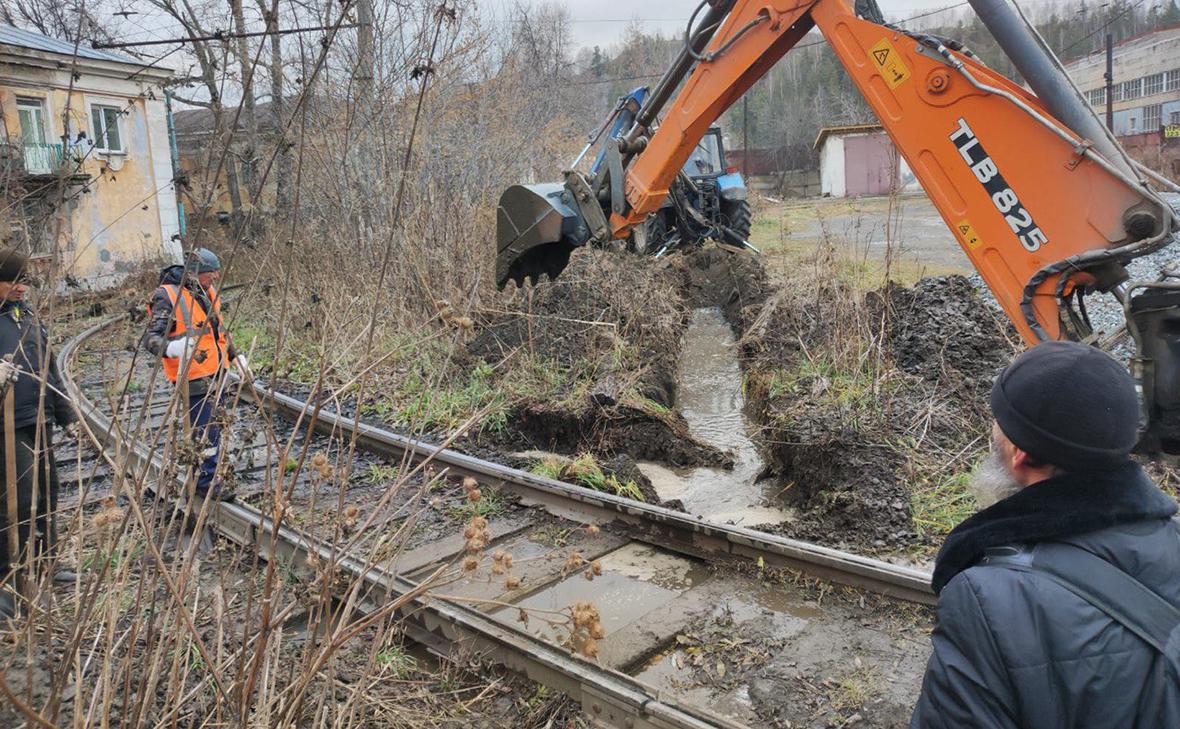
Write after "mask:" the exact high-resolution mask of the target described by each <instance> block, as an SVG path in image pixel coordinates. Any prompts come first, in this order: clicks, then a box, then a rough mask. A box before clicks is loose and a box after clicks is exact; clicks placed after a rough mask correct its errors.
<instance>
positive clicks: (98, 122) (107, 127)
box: [90, 104, 127, 153]
mask: <svg viewBox="0 0 1180 729" xmlns="http://www.w3.org/2000/svg"><path fill="white" fill-rule="evenodd" d="M122 116H123V110H122V109H120V108H119V107H117V106H107V105H105V104H92V105H91V106H90V129H91V132H93V134H94V148H95V149H96V150H98V151H100V152H117V153H123V152H126V151H127V148H126V147H125V146H124V144H123V129H122V127H121V125H120V123H119V119H120V117H122Z"/></svg>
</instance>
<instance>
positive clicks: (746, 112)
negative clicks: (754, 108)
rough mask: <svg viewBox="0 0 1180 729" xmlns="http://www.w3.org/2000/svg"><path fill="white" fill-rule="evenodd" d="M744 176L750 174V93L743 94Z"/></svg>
mask: <svg viewBox="0 0 1180 729" xmlns="http://www.w3.org/2000/svg"><path fill="white" fill-rule="evenodd" d="M742 176H743V177H749V176H750V95H749V92H748V91H747V93H745V94H742Z"/></svg>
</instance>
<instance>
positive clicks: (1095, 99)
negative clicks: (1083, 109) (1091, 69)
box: [1090, 88, 1106, 106]
mask: <svg viewBox="0 0 1180 729" xmlns="http://www.w3.org/2000/svg"><path fill="white" fill-rule="evenodd" d="M1105 103H1106V89H1104V88H1102V89H1094V90H1093V91H1091V92H1090V105H1091V106H1102V105H1103V104H1105Z"/></svg>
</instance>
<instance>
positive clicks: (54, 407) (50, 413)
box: [0, 301, 78, 428]
mask: <svg viewBox="0 0 1180 729" xmlns="http://www.w3.org/2000/svg"><path fill="white" fill-rule="evenodd" d="M7 354H11V355H13V357H12V363H13V364H14V365H16V366H17V368H19V369H20V373H19V374H18V375H17V380H16V383H15V384H14V386H13V387H14V390H13V405H14V406H15V409H14V410H13V421H14V423H13V424H14V426H15V427H17V428H24V427H27V426H30V425H34V424H36V422H37V410H38V404H39V401H40V399H41V380H40V377H41V369H42V367H43V366H44V364H45V358H46V357H48V358H49V372H48V378H47V379H48V383H49V386H48V387H46V388H45V417H46V419H52V420H53V421H54V422H56V423H57V424H58V425H62V426H65V425H69V424H70V423H72V422H74V421H75V420H77V419H78V416H77V415H76V414H75V413H74V408H73V406H72V405H71V404H70V401H69V399H68V398H66V397H65V395H64V392H65V388H64V387H63V386H62V384H61V373H60V372H59V371H58V369H57V361H56V360H55V359H54V357H53V353H52V352H51V351H50V349H49V334H48V332H46V330H45V327H44V326H42V325H41V322H40V320H39V319H38V318H37V314H36V313H35V312H34V311H33V310H32V308H30V307H29V306H28V305H27V304H24V303H18V302H12V301H5V302H3V303H2V304H0V356H4V355H7ZM55 390H56V391H55ZM58 392H61V393H63V394H62V395H59V394H58ZM2 420H3V410H2V409H0V422H2Z"/></svg>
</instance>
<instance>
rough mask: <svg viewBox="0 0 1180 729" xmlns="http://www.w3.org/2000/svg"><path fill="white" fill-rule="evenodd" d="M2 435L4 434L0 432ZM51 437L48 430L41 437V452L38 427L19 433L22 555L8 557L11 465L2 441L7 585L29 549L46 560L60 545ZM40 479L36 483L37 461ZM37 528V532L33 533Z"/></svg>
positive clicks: (0, 556) (1, 556)
mask: <svg viewBox="0 0 1180 729" xmlns="http://www.w3.org/2000/svg"><path fill="white" fill-rule="evenodd" d="M0 432H2V431H0ZM2 437H3V436H2V435H0V438H2ZM51 437H52V435H51V432H50V431H49V429H46V430H45V432H43V433H42V434H41V452H40V453H39V454H38V453H37V452H36V451H35V444H36V439H37V426H36V425H29V426H27V427H24V428H17V429H16V496H17V527H16V529H17V535H18V539H19V542H20V547H19V548H20V554H15V555H14V554H9V553H8V539H9V537H8V534H9V532H8V530H9V529H10V528H12V525H10V524H9V523H8V479H7V477H6V476H5V474H6V473H7V468H8V464H7V461H6V458H7V453H5V449H4V443H3V440H0V524H3V529H0V578H2V579H3V580H4V581H6V582H7V581H8V579H9V577H10V576H11V572H12V570H13V569H14V568H15V567H16V566H17V565H18V564H21V563H23V561H24V558H25V557H26V556H27V554H28V550H29V549H33V550H34V555H36V556H45V555H46V554H47V553H48V552H49V551H50V550H51V549H53V547H54V545H55V543H56V542H57V523H56V514H57V492H58V488H59V486H58V480H57V467H56V466H55V465H54V462H53V448H52V447H51V444H50V442H49V439H50V438H51ZM38 460H40V463H39V464H37V478H36V481H35V482H34V479H33V466H34V464H35V463H36V461H38ZM34 490H35V493H36V494H37V521H36V525H34V524H33V513H32V512H33V494H34ZM34 527H35V529H34Z"/></svg>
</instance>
